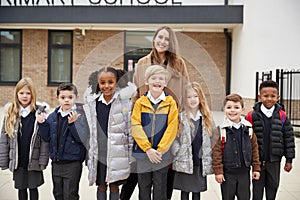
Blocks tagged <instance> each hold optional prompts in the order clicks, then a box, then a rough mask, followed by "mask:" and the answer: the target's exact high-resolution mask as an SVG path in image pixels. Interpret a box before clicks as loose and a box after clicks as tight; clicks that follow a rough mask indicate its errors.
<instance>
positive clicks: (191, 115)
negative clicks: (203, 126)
mask: <svg viewBox="0 0 300 200" xmlns="http://www.w3.org/2000/svg"><path fill="white" fill-rule="evenodd" d="M200 117H202V114H201V112H200V110H198V111H197V113H196V116H194V115H193V114H192V113H190V118H191V119H192V120H194V121H197V120H198V119H200Z"/></svg>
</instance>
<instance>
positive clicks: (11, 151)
mask: <svg viewBox="0 0 300 200" xmlns="http://www.w3.org/2000/svg"><path fill="white" fill-rule="evenodd" d="M20 123H21V119H19V118H17V119H16V123H15V128H14V137H13V138H9V137H8V135H7V134H6V133H5V126H4V124H5V119H4V120H3V125H2V129H1V135H0V168H1V169H2V170H4V169H9V170H10V171H12V172H13V171H14V170H15V169H17V167H18V139H17V138H18V131H19V128H20ZM48 162H49V143H47V142H44V141H43V140H42V139H41V136H40V135H39V134H38V124H37V121H35V124H34V131H33V134H32V137H31V142H30V151H29V164H28V171H41V170H44V169H46V166H47V165H48Z"/></svg>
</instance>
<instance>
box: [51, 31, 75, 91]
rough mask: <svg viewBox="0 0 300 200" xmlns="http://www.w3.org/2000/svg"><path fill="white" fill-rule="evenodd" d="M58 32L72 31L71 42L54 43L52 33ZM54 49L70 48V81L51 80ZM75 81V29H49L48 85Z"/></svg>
mask: <svg viewBox="0 0 300 200" xmlns="http://www.w3.org/2000/svg"><path fill="white" fill-rule="evenodd" d="M56 32H62V33H70V44H61V45H58V44H52V40H51V39H52V33H56ZM53 49H69V50H70V77H69V81H59V82H56V81H52V80H51V78H52V77H51V72H52V66H51V56H52V55H51V53H52V50H53ZM72 81H73V31H71V30H49V31H48V78H47V85H48V86H58V85H59V84H61V83H66V82H70V83H72Z"/></svg>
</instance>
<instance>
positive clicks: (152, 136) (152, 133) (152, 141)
mask: <svg viewBox="0 0 300 200" xmlns="http://www.w3.org/2000/svg"><path fill="white" fill-rule="evenodd" d="M155 113H156V111H155V112H154V114H153V118H152V131H151V146H153V144H154V129H155V120H156V117H155Z"/></svg>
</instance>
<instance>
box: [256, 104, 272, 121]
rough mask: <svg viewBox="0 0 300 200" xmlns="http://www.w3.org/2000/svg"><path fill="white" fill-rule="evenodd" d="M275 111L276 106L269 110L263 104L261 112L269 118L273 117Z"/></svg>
mask: <svg viewBox="0 0 300 200" xmlns="http://www.w3.org/2000/svg"><path fill="white" fill-rule="evenodd" d="M274 109H275V106H272V108H270V109H268V108H266V107H265V106H264V104H261V106H260V110H261V112H263V113H264V114H265V115H266V116H267V117H268V118H270V117H272V115H273V111H274Z"/></svg>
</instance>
